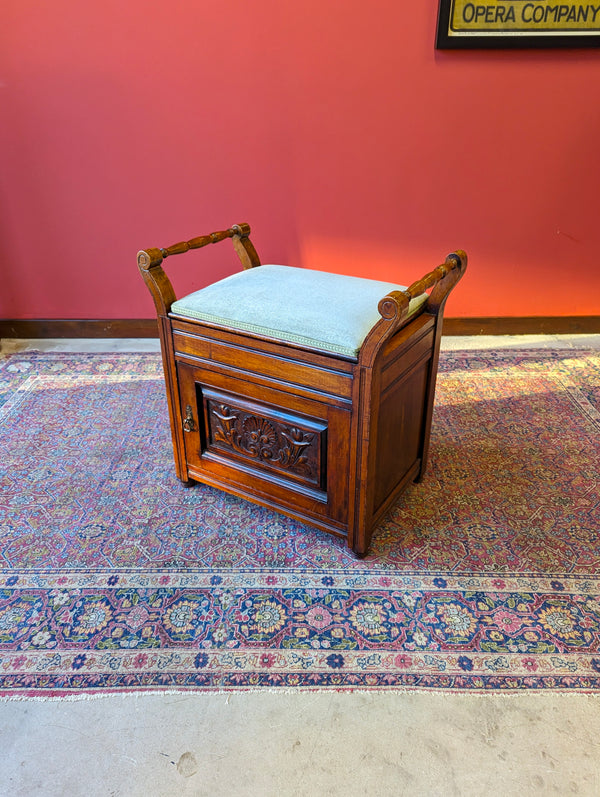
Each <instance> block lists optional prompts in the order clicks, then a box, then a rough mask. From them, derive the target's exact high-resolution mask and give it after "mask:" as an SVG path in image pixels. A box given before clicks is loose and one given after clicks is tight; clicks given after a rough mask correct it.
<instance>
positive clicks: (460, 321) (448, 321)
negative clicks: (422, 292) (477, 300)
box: [444, 315, 600, 335]
mask: <svg viewBox="0 0 600 797" xmlns="http://www.w3.org/2000/svg"><path fill="white" fill-rule="evenodd" d="M599 333H600V315H571V316H514V317H513V316H501V317H499V318H492V317H489V318H488V317H483V318H445V319H444V335H597V334H599Z"/></svg>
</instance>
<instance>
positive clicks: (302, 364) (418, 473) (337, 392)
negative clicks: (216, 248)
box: [138, 224, 467, 557]
mask: <svg viewBox="0 0 600 797" xmlns="http://www.w3.org/2000/svg"><path fill="white" fill-rule="evenodd" d="M249 234H250V227H249V226H248V225H247V224H238V225H234V226H233V227H231V228H230V229H228V230H224V231H222V232H216V233H212V234H211V235H204V236H200V237H199V238H194V239H192V240H191V241H185V242H182V243H179V244H175V245H173V246H170V247H168V248H167V249H146V250H143V251H141V252H139V254H138V266H139V269H140V271H141V274H142V276H143V278H144V280H145V282H146V284H147V286H148V288H149V289H150V292H151V293H152V296H153V298H154V302H155V305H156V310H157V315H158V324H159V333H160V339H161V346H162V356H163V363H164V370H165V381H166V388H167V397H168V403H169V414H170V420H171V432H172V435H173V448H174V453H175V466H176V471H177V476H178V478H179V479H180V480H181V481H182V482H183V484H184V485H185V486H190V485H191V484H193V483H194V482H203V483H204V484H209V485H212V486H214V487H217V488H219V489H222V490H226V491H227V492H230V493H233V494H234V495H237V496H241V497H242V498H245V499H248V500H249V501H254V502H255V503H258V504H261V505H262V506H265V507H269V508H270V509H274V510H276V511H278V512H282V513H283V514H285V515H289V516H290V517H293V518H297V519H298V520H301V521H302V522H305V523H307V524H310V525H313V526H316V527H318V528H320V529H323V530H324V531H328V532H331V533H332V534H336V535H338V536H340V537H343V538H344V539H346V540H347V543H348V546H349V547H350V548H351V549H352V550H353V551H354V553H355V554H356V555H357V556H359V557H362V556H365V555H366V553H367V552H368V549H369V544H370V541H371V535H372V533H373V530H374V528H375V527H376V525H377V523H378V522H379V521H380V520H381V518H382V517H383V515H384V514H385V512H386V511H387V510H388V509H389V508H390V507H391V506H392V505H393V503H394V502H395V501H396V500H397V498H398V496H399V495H400V494H401V492H402V491H403V490H404V489H405V488H406V487H407V486H408V485H409V484H410V483H411V482H412V481H419V480H420V479H421V478H422V476H423V474H424V471H425V467H426V462H427V449H428V444H429V432H430V428H431V418H432V410H433V400H434V391H435V381H436V374H437V366H438V354H439V346H440V337H441V332H442V314H443V309H444V304H445V302H446V299H447V297H448V294H449V293H450V291H451V290H452V288H453V287H454V285H455V284H456V283H457V282H458V280H459V279H460V278H461V277H462V275H463V273H464V271H465V268H466V265H467V257H466V255H465V253H464V252H462V251H458V252H456V253H453V254H451V255H448V257H447V258H446V261H445V263H443V264H442V265H440V266H438V267H437V268H436V269H435V270H433V271H432V272H430V273H429V274H427V275H426V276H424V277H423V278H422V279H420V280H418V281H417V282H414V283H413V284H412V285H411V286H410V287H408V288H407V287H402V286H401V285H393V284H389V283H386V282H378V281H375V280H370V279H361V278H357V277H347V276H340V275H338V274H331V273H327V272H322V271H313V270H309V269H304V268H292V267H288V266H276V265H264V266H263V265H261V264H260V260H259V258H258V255H257V253H256V250H255V249H254V246H253V245H252V243H251V241H250V238H249ZM226 238H231V239H232V242H233V246H234V247H235V250H236V251H237V254H238V256H239V258H240V260H241V262H242V266H243V271H241V272H239V273H236V274H233V275H232V276H229V277H226V278H225V279H222V280H220V281H218V282H215V283H214V284H212V285H209V286H208V287H206V288H203V289H202V290H199V291H196V292H195V293H192V294H190V295H189V296H185V297H184V298H181V299H179V300H177V299H176V297H175V293H174V291H173V287H172V285H171V283H170V281H169V279H168V277H167V276H166V274H165V272H164V271H163V268H162V264H163V261H164V260H165V258H166V257H168V256H171V255H175V254H181V253H183V252H187V251H189V250H191V249H199V248H200V247H203V246H206V245H207V244H210V243H217V242H218V241H222V240H224V239H226Z"/></svg>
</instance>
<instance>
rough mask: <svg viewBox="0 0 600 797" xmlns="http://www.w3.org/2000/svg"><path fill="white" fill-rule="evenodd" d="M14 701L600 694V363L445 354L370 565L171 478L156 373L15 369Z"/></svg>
mask: <svg viewBox="0 0 600 797" xmlns="http://www.w3.org/2000/svg"><path fill="white" fill-rule="evenodd" d="M0 402H1V406H0V430H1V432H0V554H1V559H0V694H1V695H3V696H11V695H13V696H21V697H23V696H33V697H43V696H45V695H46V696H56V695H65V694H69V695H78V694H86V693H87V694H89V693H114V692H131V691H138V692H139V691H163V690H164V691H166V690H181V691H183V690H196V691H209V690H228V689H255V688H287V689H290V688H303V689H322V688H333V689H346V690H352V689H382V688H385V689H399V688H404V689H406V688H420V689H445V690H471V691H484V690H513V691H514V690H526V689H555V690H557V689H560V690H578V691H591V690H596V689H598V688H599V687H600V497H599V489H598V487H599V479H600V475H599V474H600V468H599V462H598V459H599V458H598V453H599V432H600V352H582V351H573V350H563V351H515V352H496V353H494V352H466V353H446V354H444V355H442V361H441V364H440V375H439V382H438V392H437V401H436V410H435V416H434V425H433V433H432V441H431V462H430V467H429V471H428V475H427V476H426V478H425V480H424V482H423V483H422V484H420V485H413V486H411V487H410V488H409V490H408V491H407V493H406V494H405V495H404V497H403V498H402V500H401V501H400V502H399V503H398V504H397V505H396V507H395V508H394V509H393V511H392V512H391V513H390V514H389V516H388V517H387V518H386V520H385V522H384V523H383V524H382V525H381V527H380V528H379V529H378V531H377V532H376V534H375V537H374V542H373V547H372V552H371V554H370V556H369V557H368V558H367V559H365V560H363V561H358V560H356V559H355V558H354V557H353V556H352V554H351V553H349V552H348V551H347V549H346V547H345V544H344V543H343V542H342V541H340V540H338V539H336V538H334V537H331V536H329V535H326V534H324V533H322V532H319V531H317V530H314V529H311V528H308V527H306V526H303V525H301V524H300V523H297V522H294V521H291V520H287V519H286V518H284V517H282V516H280V515H277V514H274V513H273V512H270V511H267V510H265V509H261V508H258V507H256V506H254V505H251V504H249V503H246V502H245V501H242V500H239V499H236V498H232V497H230V496H227V495H225V494H223V493H221V492H219V491H217V490H214V489H212V488H207V487H202V486H200V485H198V486H196V487H195V488H193V489H191V490H185V489H183V488H182V487H181V486H180V484H179V482H178V481H177V480H176V479H175V477H174V475H173V468H172V453H171V441H170V432H169V427H168V419H167V408H166V399H165V394H164V384H163V379H162V367H161V362H160V359H159V357H158V356H157V355H152V354H146V355H131V354H126V355H97V354H96V355H73V354H51V353H48V354H44V353H21V354H15V355H9V356H4V357H3V358H2V359H0Z"/></svg>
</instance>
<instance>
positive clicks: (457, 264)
mask: <svg viewBox="0 0 600 797" xmlns="http://www.w3.org/2000/svg"><path fill="white" fill-rule="evenodd" d="M466 263H467V256H466V254H465V253H464V252H463V251H462V250H460V249H459V250H458V252H452V254H450V255H448V257H447V258H446V260H445V262H444V263H442V264H441V265H440V266H438V267H437V268H434V269H433V271H430V272H429V274H425V276H424V277H421V279H419V280H417V281H416V282H413V284H412V285H411V286H410V287H409V288H407V289H406V291H405V293H408V294H410V298H411V299H416V298H417V296H421V294H423V293H425V291H426V290H428V289H429V288H432V287H434V286H435V285H437V284H438V282H441V280H443V279H444V277H446V276H447V275H448V274H449V273H450V272H451V271H452V270H453V269H455V268H458V269H461V270H464V267H465V266H466Z"/></svg>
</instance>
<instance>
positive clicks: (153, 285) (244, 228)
mask: <svg viewBox="0 0 600 797" xmlns="http://www.w3.org/2000/svg"><path fill="white" fill-rule="evenodd" d="M249 236H250V225H249V224H245V223H243V224H234V225H232V226H231V227H230V228H229V229H228V230H220V231H218V232H212V233H210V234H209V235H199V236H198V237H197V238H192V239H190V240H189V241H180V242H179V243H176V244H172V245H171V246H167V247H165V248H157V247H152V248H149V249H142V250H141V251H140V252H138V254H137V263H138V268H139V270H140V273H141V275H142V277H143V279H144V282H145V283H146V285H147V286H148V289H149V291H150V293H151V294H152V297H153V299H154V304H155V305H156V311H157V313H158V315H167V313H168V312H169V310H170V309H171V305H172V304H173V302H174V301H175V299H176V296H175V291H174V290H173V286H172V284H171V281H170V280H169V278H168V277H167V275H166V274H165V272H164V269H163V268H162V262H163V260H165V259H166V258H167V257H171V256H172V255H182V254H184V253H185V252H189V251H190V250H191V249H201V248H202V247H203V246H208V245H209V244H216V243H219V242H220V241H224V240H226V239H227V238H232V239H233V247H234V249H235V251H236V253H237V255H238V257H239V259H240V261H241V263H242V266H243V268H244V269H247V268H256V267H257V266H260V259H259V257H258V254H257V253H256V249H255V248H254V246H253V244H252V242H251V241H250V237H249Z"/></svg>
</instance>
